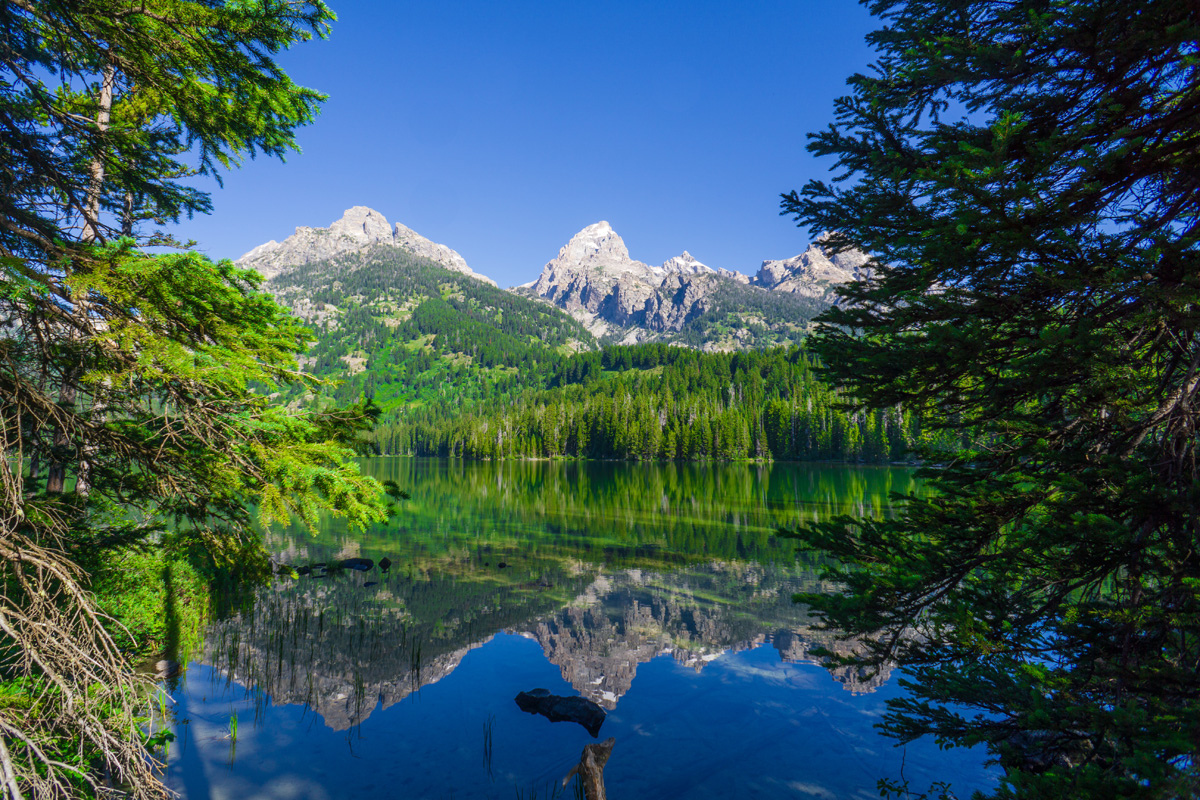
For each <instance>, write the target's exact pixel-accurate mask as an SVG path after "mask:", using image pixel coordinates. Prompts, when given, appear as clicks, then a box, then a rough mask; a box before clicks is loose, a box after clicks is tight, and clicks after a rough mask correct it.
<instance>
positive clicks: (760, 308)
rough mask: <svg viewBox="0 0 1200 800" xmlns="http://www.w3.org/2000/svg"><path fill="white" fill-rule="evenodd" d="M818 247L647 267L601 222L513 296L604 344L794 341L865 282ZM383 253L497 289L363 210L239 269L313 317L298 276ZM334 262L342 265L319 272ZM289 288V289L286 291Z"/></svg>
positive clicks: (257, 253) (849, 256)
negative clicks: (748, 267) (561, 314)
mask: <svg viewBox="0 0 1200 800" xmlns="http://www.w3.org/2000/svg"><path fill="white" fill-rule="evenodd" d="M821 241H822V240H820V239H819V240H818V241H817V242H814V243H813V244H811V245H810V246H809V247H808V248H807V249H806V250H805V251H804V252H803V253H801V254H799V255H797V256H794V257H792V258H788V259H781V260H770V259H768V260H765V261H763V262H762V264H761V266H760V267H759V269H758V271H757V273H756V274H755V275H753V276H752V277H751V276H747V275H744V274H742V273H739V272H736V271H734V270H729V269H723V268H713V267H710V266H708V265H706V264H704V263H702V262H700V261H699V260H697V259H696V258H695V257H693V256H692V255H691V254H690V253H688V252H687V251H684V252H683V253H681V254H680V255H678V256H676V257H674V258H671V259H669V260H667V261H666V262H665V263H663V264H662V265H660V266H651V265H649V264H646V263H643V262H641V261H637V260H635V259H633V258H631V257H630V254H629V249H628V248H627V247H626V245H625V242H624V241H623V240H622V239H621V237H620V236H619V235H618V234H617V233H616V232H615V231H614V230H613V229H612V226H611V225H609V224H608V223H607V222H597V223H595V224H593V225H589V226H587V227H586V228H584V229H583V230H581V231H580V232H579V233H577V234H575V235H574V236H573V237H571V239H570V241H568V242H567V243H566V244H565V245H564V246H563V247H562V248H561V249H560V250H559V252H558V255H557V256H556V257H555V258H553V259H551V260H550V261H548V262H547V263H546V264H545V265H544V266H543V267H542V269H541V272H540V274H539V275H538V276H537V278H535V279H534V280H532V281H530V282H528V283H526V284H523V285H521V286H517V287H513V288H512V289H510V290H508V291H509V292H511V293H512V294H514V295H517V296H521V297H526V298H529V299H531V300H536V301H541V302H544V303H548V304H550V305H553V306H555V307H557V308H559V309H561V310H563V311H565V312H566V313H567V314H569V315H570V316H571V317H573V318H574V319H575V320H577V321H578V322H579V323H581V324H582V325H583V326H584V327H585V328H586V329H587V331H588V332H589V333H590V334H591V335H592V336H593V337H595V338H596V339H599V340H600V341H601V342H608V343H622V344H633V343H638V342H646V341H661V342H668V343H674V344H681V345H688V346H693V347H699V348H701V349H705V350H735V349H744V348H746V347H761V346H767V345H772V344H788V343H795V342H798V341H799V340H801V339H802V338H803V337H804V335H805V333H806V332H807V328H808V323H809V321H810V320H811V319H812V318H813V317H814V316H816V315H817V314H819V313H820V312H821V311H823V310H824V309H825V308H827V307H829V306H830V305H831V304H832V303H834V302H835V301H836V294H835V291H836V287H837V286H838V285H839V284H842V283H845V282H848V281H853V280H859V279H862V278H863V277H865V276H867V275H869V269H870V267H869V264H868V258H867V257H866V256H865V255H864V254H862V253H857V252H845V253H841V254H837V255H831V254H829V253H827V252H826V251H825V250H824V249H823V248H822V245H821ZM388 253H394V254H399V253H403V254H404V255H405V256H406V257H407V256H413V257H416V258H417V259H421V260H424V261H427V262H428V263H430V264H433V265H436V266H437V267H440V268H443V269H445V270H448V271H450V272H453V273H458V274H459V275H462V276H466V277H468V278H471V279H473V280H475V281H478V282H480V283H483V284H487V285H489V286H492V287H495V286H496V283H495V281H493V280H492V279H491V278H488V277H487V276H485V275H481V274H479V273H477V272H475V271H474V270H472V269H471V268H470V267H469V266H468V265H467V262H466V260H465V259H464V258H463V257H462V256H461V255H460V254H459V253H457V252H456V251H455V250H453V249H451V248H450V247H448V246H446V245H443V244H438V243H436V242H433V241H430V240H429V239H427V238H425V237H424V236H421V235H420V234H418V233H417V232H415V231H413V230H412V229H410V228H408V227H406V226H404V225H402V224H400V223H396V224H395V225H391V224H390V223H389V222H388V220H387V219H386V218H385V217H384V216H383V215H382V214H380V213H379V212H377V211H375V210H373V209H370V208H367V207H365V206H355V207H353V208H351V209H348V210H347V211H346V212H345V213H344V214H343V216H342V217H341V219H339V220H336V221H335V222H333V223H332V224H330V225H329V227H327V228H310V227H298V228H296V231H295V233H294V234H293V235H291V236H289V237H288V238H286V239H284V240H283V241H282V242H277V241H274V240H272V241H269V242H267V243H265V244H262V245H259V246H258V247H255V248H254V249H253V250H251V251H250V252H248V253H246V254H245V255H243V256H242V257H241V258H240V259H238V264H239V265H241V266H243V267H249V268H253V269H256V270H258V271H259V272H260V273H262V274H263V275H264V277H266V278H267V279H268V283H267V287H268V288H269V289H271V290H272V291H275V292H276V294H277V295H281V297H280V299H281V300H282V301H283V302H285V303H286V304H287V305H289V306H291V307H292V308H293V309H294V310H296V311H297V312H298V313H301V316H305V317H306V318H309V319H310V321H312V315H313V313H314V311H313V309H312V308H311V302H312V298H310V297H306V296H304V295H305V292H304V291H296V289H297V288H300V289H305V288H306V289H313V288H314V285H313V283H312V281H311V280H306V281H303V282H302V285H301V286H298V285H297V282H296V280H295V277H296V276H295V273H297V272H305V273H307V274H309V275H312V274H313V273H314V270H313V267H312V265H318V267H317V269H316V270H315V271H316V273H319V274H322V275H324V276H325V279H326V280H327V281H328V282H329V283H330V284H333V283H336V282H337V279H338V275H339V272H340V271H341V269H342V268H345V265H346V264H350V263H353V265H354V269H356V270H362V269H369V268H371V265H372V263H375V262H379V263H383V262H387V263H390V264H393V265H394V262H395V258H394V257H393V256H389V255H388ZM346 256H353V258H351V259H350V260H349V261H347V260H346V258H345V257H346ZM333 262H339V263H341V264H343V267H342V268H335V267H330V268H320V267H319V265H321V264H332V263H333ZM305 268H307V269H305ZM289 277H290V278H291V279H290V280H289ZM288 284H291V286H292V288H293V291H291V292H281V290H282V289H283V287H284V286H285V285H288ZM283 295H286V296H283ZM333 305H336V303H335V304H333Z"/></svg>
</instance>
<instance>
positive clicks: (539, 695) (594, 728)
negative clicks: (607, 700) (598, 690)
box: [516, 689, 606, 738]
mask: <svg viewBox="0 0 1200 800" xmlns="http://www.w3.org/2000/svg"><path fill="white" fill-rule="evenodd" d="M516 699H517V707H518V708H520V709H521V710H522V711H525V712H527V713H529V714H541V715H542V716H543V717H545V718H546V719H548V720H550V721H551V722H577V723H579V724H580V725H582V726H583V727H584V729H586V730H587V732H588V733H590V734H591V735H592V737H593V738H596V737H599V736H600V726H601V725H603V724H604V718H605V716H606V714H605V712H604V709H603V708H601V707H600V706H598V705H596V704H595V703H593V702H592V701H591V700H588V699H587V698H584V697H560V696H559V695H556V694H550V692H549V691H548V690H547V689H534V690H533V691H529V692H521V693H520V694H519V695H517V698H516Z"/></svg>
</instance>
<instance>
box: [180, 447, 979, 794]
mask: <svg viewBox="0 0 1200 800" xmlns="http://www.w3.org/2000/svg"><path fill="white" fill-rule="evenodd" d="M366 469H367V470H368V471H369V472H370V473H371V474H373V475H376V476H377V477H379V478H381V479H386V478H390V479H392V480H395V481H396V482H397V483H399V484H400V485H401V486H402V487H404V488H406V489H407V490H408V491H409V492H410V493H411V494H412V499H411V500H408V501H405V502H404V503H402V504H401V506H400V509H399V511H398V513H397V514H396V515H395V517H394V518H393V519H392V520H390V521H389V522H388V523H387V524H386V525H381V526H377V527H375V528H372V529H370V530H367V531H354V530H349V529H347V527H346V526H345V525H344V524H341V523H338V522H336V521H334V522H330V523H328V524H325V525H323V526H322V528H321V530H319V531H318V532H317V533H316V534H315V535H314V534H311V533H310V532H308V531H306V530H305V529H303V528H301V527H299V526H297V527H295V528H292V529H288V530H276V531H272V532H271V533H269V534H268V547H269V549H270V550H271V551H272V553H273V554H275V556H276V557H277V558H278V559H279V560H280V561H281V562H282V563H285V564H288V565H291V566H294V567H298V568H304V567H309V566H310V565H315V564H326V565H333V564H337V563H339V562H343V561H345V560H346V559H370V560H371V562H373V564H374V565H373V566H372V567H371V568H370V569H367V570H365V571H356V570H353V569H343V570H337V569H334V570H332V571H327V568H321V567H316V568H315V569H313V570H312V571H311V572H309V573H308V574H305V575H302V576H301V577H300V578H298V579H292V578H281V579H280V580H278V581H277V582H276V583H275V585H273V586H272V587H271V588H270V589H268V590H264V591H263V592H261V593H260V594H259V596H258V597H257V598H256V600H255V602H253V603H252V604H248V605H247V606H246V607H245V608H244V609H243V610H242V611H241V613H238V614H236V615H234V616H232V617H230V618H228V619H226V620H223V621H221V622H220V623H218V624H217V625H215V626H214V628H213V630H212V631H211V632H210V635H209V638H208V642H207V646H206V649H205V652H204V654H203V655H202V656H200V657H198V658H197V659H196V661H195V662H194V663H193V664H192V665H191V666H190V667H189V670H188V674H187V677H186V679H185V680H184V681H183V682H182V685H181V686H180V688H179V689H178V690H177V691H176V692H175V699H176V701H177V706H176V711H175V719H176V730H177V732H178V734H179V737H180V738H179V741H178V742H177V743H176V745H175V747H174V749H173V752H172V753H171V759H170V765H169V768H168V780H169V783H170V785H171V786H172V788H174V789H176V790H177V791H180V792H181V793H182V794H183V795H184V796H185V797H189V798H199V797H220V798H226V797H228V798H234V797H264V798H266V797H311V798H334V797H360V796H363V795H364V794H376V795H381V796H386V797H516V796H521V797H529V796H531V794H536V796H539V797H547V796H551V794H552V793H553V791H554V790H555V787H559V786H560V784H559V783H558V781H559V779H561V778H562V777H563V776H564V775H565V774H566V773H567V771H568V770H569V769H570V768H571V766H572V765H573V764H574V763H576V762H577V760H578V758H579V753H580V750H581V749H582V747H583V745H584V744H586V743H588V742H590V741H594V739H593V738H592V737H591V735H590V734H589V733H588V731H587V730H585V729H584V728H583V727H581V726H580V725H577V724H574V723H570V722H556V723H551V722H550V721H549V720H547V719H546V718H543V717H541V716H536V715H531V714H526V713H524V712H522V711H521V710H520V709H519V708H517V706H516V704H515V702H514V698H515V696H516V694H517V693H518V692H520V691H524V690H530V689H534V688H545V689H548V690H549V691H550V692H551V693H553V694H556V695H562V696H574V695H580V696H583V697H585V698H588V699H589V700H591V701H593V702H595V703H597V704H598V705H599V706H601V707H602V708H604V709H605V710H606V711H607V714H608V716H607V719H606V720H605V721H604V724H603V726H602V728H601V731H600V735H599V738H601V739H604V738H606V737H609V736H612V737H615V738H616V746H615V749H614V752H613V756H612V760H611V761H610V762H609V765H608V767H607V769H606V773H605V774H606V777H607V782H608V789H609V797H611V798H614V800H615V799H616V798H633V797H651V796H656V797H675V796H679V797H684V796H686V797H689V798H690V797H697V796H702V797H725V796H748V797H822V798H828V797H876V796H878V794H877V792H876V790H875V781H876V780H877V779H878V778H880V777H883V776H889V777H895V776H897V775H898V773H899V768H900V760H901V756H902V753H901V752H900V751H899V750H896V749H895V748H893V747H892V743H891V742H890V741H889V740H885V739H882V738H881V737H879V736H878V735H877V734H876V733H875V732H874V730H873V728H872V725H873V724H874V723H875V722H877V721H878V719H879V716H880V714H881V713H882V711H883V703H884V701H885V700H886V698H888V697H892V696H896V695H897V694H898V692H899V689H897V688H896V686H895V682H894V680H892V678H891V676H890V675H889V674H888V673H886V672H885V673H883V674H880V675H874V676H866V675H860V674H857V673H853V672H851V671H849V670H847V669H846V668H834V669H826V668H825V667H824V666H822V664H823V662H824V659H822V658H819V657H815V656H813V655H812V653H811V650H812V649H813V648H814V647H815V646H825V647H830V648H833V649H835V650H843V649H845V648H851V647H853V643H845V642H839V641H837V639H836V637H834V636H833V635H831V634H830V633H829V632H821V631H816V630H814V629H813V624H812V621H811V620H810V619H809V618H808V616H807V614H806V613H805V610H804V608H803V607H801V606H798V605H796V604H795V603H793V602H792V600H791V596H792V594H793V593H795V592H797V591H822V590H829V588H830V587H828V586H824V585H823V584H822V582H821V581H820V580H819V579H818V577H817V571H816V570H817V566H818V565H817V564H815V563H813V561H812V559H811V557H810V558H808V559H807V560H806V559H797V557H796V554H795V552H794V547H793V545H792V544H791V543H790V542H788V541H787V540H781V539H779V538H778V537H776V536H774V533H775V531H776V530H777V529H778V528H779V527H780V526H788V525H794V524H795V523H796V522H798V521H800V520H802V519H818V518H826V517H828V516H829V515H832V514H836V513H851V514H876V515H880V514H889V513H892V511H893V505H892V500H891V499H890V495H891V494H892V493H894V492H899V493H908V492H911V491H915V489H916V485H915V483H914V481H913V478H912V475H911V473H910V472H909V471H908V470H904V469H892V468H848V467H842V466H831V465H780V464H776V465H765V466H760V465H717V466H713V465H703V466H701V465H678V464H651V465H638V464H609V463H562V462H558V463H552V462H504V463H474V462H461V461H440V460H413V459H376V460H371V461H368V462H366ZM385 557H386V558H387V559H389V560H390V562H391V566H390V569H389V570H388V571H387V572H384V571H383V570H382V569H380V566H379V562H380V561H381V560H382V559H384V558H385ZM360 565H361V564H360ZM301 571H304V570H303V569H302V570H301ZM234 715H236V717H237V720H238V723H237V726H236V727H237V736H236V738H235V737H234V736H233V735H232V733H231V729H230V721H231V719H232V718H233V716H234ZM980 760H981V759H980V757H979V755H978V754H974V753H969V752H955V753H950V754H946V753H942V752H940V751H938V750H937V749H936V748H935V747H933V746H932V744H928V743H918V744H915V745H910V746H909V748H908V752H907V757H906V768H905V775H906V777H908V778H910V779H911V780H912V782H913V785H914V786H921V788H924V787H925V786H928V784H929V782H930V781H932V780H935V779H946V780H951V781H952V782H954V784H955V786H956V788H959V789H960V790H961V791H960V796H964V797H965V796H967V795H968V794H969V791H968V790H969V789H970V788H977V787H981V786H984V785H986V784H987V783H988V782H989V781H990V776H989V774H988V773H987V772H986V771H985V770H983V769H982V767H981V765H980ZM571 791H572V790H571V789H570V788H569V787H568V789H567V790H566V794H565V795H564V796H573V795H572V794H571Z"/></svg>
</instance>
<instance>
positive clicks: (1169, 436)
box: [783, 0, 1200, 798]
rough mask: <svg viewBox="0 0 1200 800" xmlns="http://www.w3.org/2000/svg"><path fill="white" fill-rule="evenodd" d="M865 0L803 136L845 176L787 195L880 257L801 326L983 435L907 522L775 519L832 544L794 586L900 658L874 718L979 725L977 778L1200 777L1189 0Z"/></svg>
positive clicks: (1193, 23) (1033, 787)
mask: <svg viewBox="0 0 1200 800" xmlns="http://www.w3.org/2000/svg"><path fill="white" fill-rule="evenodd" d="M868 5H869V6H870V8H871V10H872V12H873V13H874V14H875V15H876V16H877V17H879V19H880V21H881V24H882V27H881V28H880V29H879V30H878V31H876V32H875V33H873V34H871V36H870V41H871V43H872V44H873V45H874V46H875V47H876V48H877V51H878V61H877V64H876V65H875V68H874V69H873V71H872V72H871V73H870V74H868V75H856V76H854V77H853V78H851V79H850V82H849V86H850V93H849V94H848V95H847V96H846V97H844V98H842V99H840V100H839V101H838V102H837V104H836V122H835V123H834V124H833V125H831V126H830V128H829V129H828V130H826V131H823V132H819V133H817V134H814V135H813V136H812V137H811V138H810V142H809V145H808V147H809V149H810V150H811V151H812V152H814V153H816V154H818V155H825V156H832V157H833V158H834V159H835V163H836V172H837V175H836V178H835V179H833V180H831V181H827V182H823V181H815V182H811V183H809V184H808V185H806V186H805V187H804V188H803V189H802V190H801V191H799V192H792V193H790V194H787V195H784V198H783V211H784V213H786V214H793V215H795V217H796V218H797V219H798V220H799V221H800V222H801V223H803V224H805V225H808V226H810V227H811V228H812V229H813V230H814V231H815V230H826V229H828V230H833V231H836V232H837V233H836V235H835V237H834V241H835V242H836V243H838V244H840V245H841V246H855V247H860V248H862V249H863V250H865V251H867V252H869V253H871V254H873V256H874V257H875V259H876V261H877V266H878V269H877V271H876V273H875V275H874V277H873V278H872V279H871V280H869V281H865V282H862V283H859V284H854V285H850V286H847V287H845V288H844V290H843V295H844V302H843V303H842V304H841V305H840V307H839V308H837V309H835V310H833V311H832V312H830V313H829V314H828V315H826V317H825V324H824V326H823V328H822V329H821V332H820V335H819V337H818V338H817V340H816V341H815V343H814V346H815V348H816V349H817V351H818V352H819V353H820V355H821V357H822V358H823V359H824V362H825V364H826V366H827V369H828V372H829V374H830V376H832V377H833V378H834V379H836V381H837V382H839V383H840V384H842V385H843V386H845V387H847V388H848V389H849V390H850V392H851V393H852V394H853V396H854V397H855V398H857V402H859V403H861V404H862V405H865V406H868V407H874V408H881V407H888V406H892V405H894V404H897V403H903V404H906V405H907V406H909V407H913V408H919V407H926V408H933V409H936V413H933V414H930V415H929V418H930V419H941V420H946V421H947V423H946V424H951V425H959V426H970V427H973V428H975V429H977V430H978V431H979V434H980V435H979V438H978V446H977V447H976V448H975V449H974V450H972V451H970V452H964V453H961V454H959V455H958V456H957V457H956V458H954V459H952V460H951V461H950V462H949V463H947V464H945V466H944V467H939V468H935V469H930V470H928V471H927V473H926V475H927V477H928V479H929V481H930V486H931V488H932V489H933V491H934V493H933V494H932V495H931V496H929V497H924V498H914V499H910V500H909V501H908V503H907V505H906V506H905V511H904V513H903V514H902V515H901V516H900V517H899V518H897V519H894V520H884V521H878V520H860V519H850V518H843V519H840V520H837V521H836V522H833V523H830V524H825V525H813V526H809V527H805V528H803V529H801V530H799V531H796V532H794V534H795V535H797V536H799V537H800V538H801V539H802V540H803V541H804V542H805V543H806V545H807V546H811V547H815V548H819V549H822V550H825V551H828V552H830V553H832V554H834V555H836V556H837V557H838V558H839V559H840V560H841V561H842V562H844V563H845V565H846V567H845V569H839V570H836V571H835V572H836V576H837V577H838V578H839V579H840V580H842V581H843V582H844V585H845V588H846V591H845V592H844V593H843V594H840V595H837V596H834V597H828V598H821V597H810V598H807V599H808V600H809V601H810V602H812V603H814V604H815V605H816V606H817V607H818V608H819V609H820V610H821V612H822V613H823V614H825V615H826V617H827V619H828V620H829V622H830V623H831V624H833V625H835V626H837V627H839V628H842V629H844V630H847V631H849V632H851V633H856V634H869V635H872V636H874V637H875V641H876V642H877V645H876V649H875V652H874V654H873V656H872V661H873V663H875V664H878V663H880V662H882V661H884V660H897V661H899V662H900V663H902V664H905V665H907V666H908V667H909V670H910V671H909V674H910V676H911V678H910V680H909V684H910V685H911V687H912V689H913V694H912V696H911V697H910V698H907V699H902V700H897V701H894V702H893V703H892V704H891V713H890V714H889V716H888V717H887V721H886V725H887V728H888V730H889V731H890V732H891V733H893V734H894V735H896V736H898V737H899V738H900V739H902V740H908V739H912V738H915V737H918V736H923V735H932V736H934V737H935V738H936V739H937V740H938V741H940V742H943V743H946V744H951V745H971V744H978V743H984V744H986V745H987V747H988V748H989V750H990V752H991V753H992V754H993V756H994V757H996V758H997V759H998V760H999V763H1000V764H1002V765H1003V766H1004V767H1005V770H1006V771H1005V777H1004V781H1003V782H1002V785H1001V786H1000V787H999V788H998V789H996V791H995V792H994V795H995V796H999V797H1075V798H1082V797H1106V798H1107V797H1126V796H1129V797H1132V796H1137V797H1162V798H1168V797H1191V796H1196V795H1197V794H1200V765H1198V764H1197V761H1196V757H1195V753H1196V752H1197V749H1198V748H1197V743H1198V742H1200V529H1198V525H1200V482H1198V475H1197V464H1196V447H1197V420H1198V415H1200V406H1198V403H1200V396H1198V394H1197V389H1198V387H1200V340H1198V339H1197V330H1198V326H1200V250H1198V245H1197V231H1198V228H1197V226H1198V224H1200V7H1198V6H1197V5H1196V4H1195V3H1194V2H1189V1H1188V0H1142V1H1141V2H1130V1H1124V2H1119V1H1118V2H1113V1H1102V0H1080V1H1072V2H1062V1H1051V0H1039V1H1037V2H1034V1H1031V0H1016V1H1014V2H993V1H990V0H961V1H955V0H911V1H910V2H890V1H889V2H872V3H869V4H868ZM939 460H945V457H944V456H941V457H939Z"/></svg>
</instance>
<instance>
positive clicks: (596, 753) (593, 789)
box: [562, 736, 617, 800]
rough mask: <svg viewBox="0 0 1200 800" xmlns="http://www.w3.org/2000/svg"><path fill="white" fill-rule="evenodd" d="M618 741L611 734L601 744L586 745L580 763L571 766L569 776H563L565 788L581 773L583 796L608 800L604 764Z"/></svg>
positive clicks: (588, 799)
mask: <svg viewBox="0 0 1200 800" xmlns="http://www.w3.org/2000/svg"><path fill="white" fill-rule="evenodd" d="M616 743H617V740H616V739H614V738H613V737H611V736H610V737H608V738H607V739H605V740H604V741H603V742H600V744H589V745H585V746H584V748H583V754H582V755H581V756H579V763H578V764H576V765H575V766H573V767H571V771H570V772H568V773H567V777H565V778H563V782H562V785H563V788H564V789H565V788H566V787H567V784H568V783H569V782H570V780H571V778H573V777H574V776H575V775H579V779H580V780H581V781H583V796H584V797H585V798H587V800H607V798H608V794H607V793H606V792H605V791H604V765H605V764H607V763H608V757H609V756H611V755H612V749H613V745H614V744H616Z"/></svg>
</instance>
